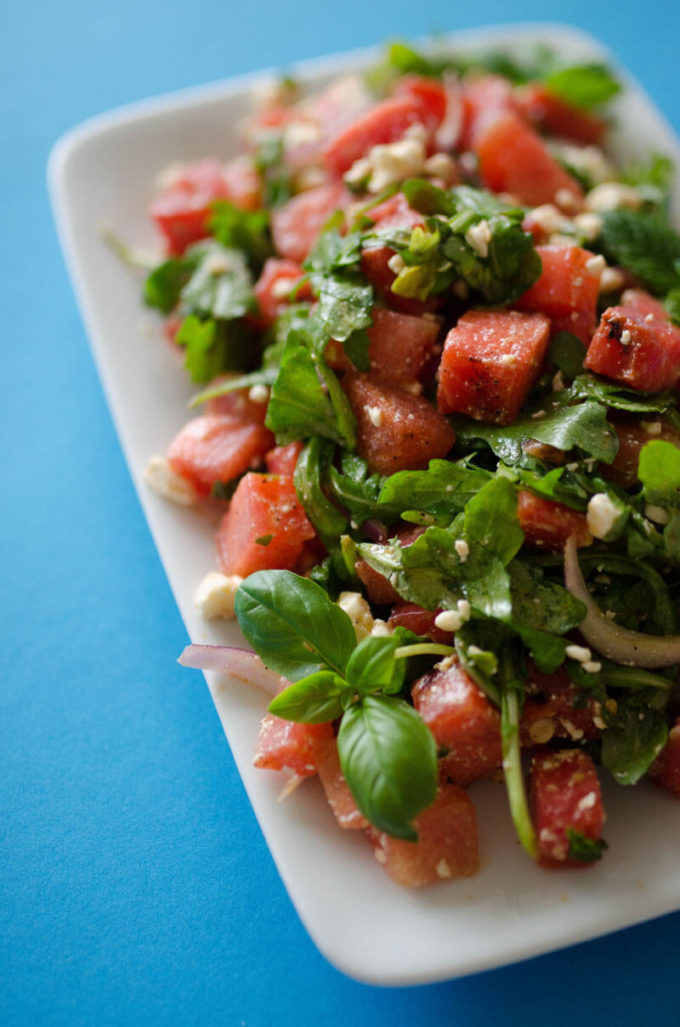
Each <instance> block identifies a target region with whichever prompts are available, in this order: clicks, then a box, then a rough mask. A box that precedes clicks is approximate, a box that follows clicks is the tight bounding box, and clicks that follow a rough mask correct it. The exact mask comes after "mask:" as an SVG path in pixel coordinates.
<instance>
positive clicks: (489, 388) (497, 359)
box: [437, 310, 550, 424]
mask: <svg viewBox="0 0 680 1027" xmlns="http://www.w3.org/2000/svg"><path fill="white" fill-rule="evenodd" d="M549 341H550V321H549V320H548V318H547V317H545V316H544V315H543V314H525V313H520V312H519V311H517V310H469V311H468V312H467V313H466V314H464V315H463V317H461V318H460V320H459V321H458V324H457V325H456V326H455V327H454V328H452V329H451V331H450V332H449V334H448V335H447V337H446V341H445V343H444V351H443V353H442V359H441V363H440V365H439V388H438V391H437V406H438V407H439V410H440V411H441V412H442V413H443V414H453V413H457V414H467V416H468V417H473V418H474V419H475V420H477V421H494V422H496V423H497V424H510V423H511V422H512V421H514V419H515V418H516V417H517V414H518V413H519V411H520V408H521V407H522V405H523V404H524V402H525V401H526V398H527V396H528V394H529V390H530V389H531V386H532V385H533V383H534V381H535V379H536V378H537V377H538V374H539V372H540V370H541V366H542V364H543V358H544V357H545V352H546V350H547V348H548V343H549Z"/></svg>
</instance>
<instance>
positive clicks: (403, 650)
mask: <svg viewBox="0 0 680 1027" xmlns="http://www.w3.org/2000/svg"><path fill="white" fill-rule="evenodd" d="M455 652H456V650H455V649H454V647H453V646H452V645H440V644H439V643H437V642H414V643H413V645H402V646H399V648H398V649H395V650H394V658H395V660H404V659H406V657H408V656H453V655H454V654H455Z"/></svg>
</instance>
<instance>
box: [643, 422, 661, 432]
mask: <svg viewBox="0 0 680 1027" xmlns="http://www.w3.org/2000/svg"><path fill="white" fill-rule="evenodd" d="M640 423H641V425H642V427H643V428H644V430H645V431H646V433H647V435H660V434H661V421H641V422H640Z"/></svg>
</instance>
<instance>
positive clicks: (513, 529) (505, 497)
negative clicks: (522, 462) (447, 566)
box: [463, 478, 524, 566]
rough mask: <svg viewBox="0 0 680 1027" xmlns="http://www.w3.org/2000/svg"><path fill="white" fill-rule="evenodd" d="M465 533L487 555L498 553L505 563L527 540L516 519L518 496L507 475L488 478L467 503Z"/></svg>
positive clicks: (504, 563)
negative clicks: (489, 479)
mask: <svg viewBox="0 0 680 1027" xmlns="http://www.w3.org/2000/svg"><path fill="white" fill-rule="evenodd" d="M463 534H464V536H465V538H466V539H467V540H468V542H470V543H471V544H472V545H473V546H476V547H477V548H478V549H479V550H480V551H483V553H484V555H485V556H495V557H497V558H498V559H499V560H500V561H501V563H502V564H503V566H505V565H506V564H508V563H509V562H510V560H512V558H513V557H514V556H515V555H516V553H517V552H518V551H519V549H520V548H521V546H522V543H523V542H524V532H523V531H522V529H521V528H520V526H519V521H518V520H517V496H516V494H515V490H514V488H513V487H512V485H511V484H510V482H509V481H507V480H506V479H505V478H494V479H492V480H491V481H489V482H487V483H486V484H485V485H484V486H483V487H482V488H481V489H480V490H479V492H478V493H477V495H476V496H475V497H474V499H471V500H470V502H469V503H468V504H467V506H466V507H465V514H464V519H463Z"/></svg>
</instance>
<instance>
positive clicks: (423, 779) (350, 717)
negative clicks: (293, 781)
mask: <svg viewBox="0 0 680 1027" xmlns="http://www.w3.org/2000/svg"><path fill="white" fill-rule="evenodd" d="M338 754H339V756H340V767H341V769H342V773H343V775H344V777H345V779H346V781H347V784H348V785H349V788H350V790H351V792H352V794H353V796H354V798H355V800H356V803H357V806H358V807H359V809H360V810H361V812H362V813H363V814H364V816H365V817H367V818H368V820H370V822H371V823H372V824H373V825H374V826H375V827H377V828H378V830H380V831H385V832H387V833H388V834H391V835H392V836H393V837H396V838H404V839H406V840H408V841H417V839H418V834H417V832H416V829H415V827H414V826H413V819H414V817H416V816H417V815H418V814H419V813H420V812H421V811H422V810H423V809H425V808H426V807H427V806H429V805H430V804H431V803H432V802H434V799H435V796H436V794H437V752H436V745H435V741H434V736H433V735H432V732H431V731H430V730H429V728H428V727H427V726H426V725H425V722H424V721H423V720H422V718H421V717H420V716H419V715H418V714H417V713H416V711H415V710H414V709H413V707H412V706H409V705H408V703H406V702H404V701H403V700H401V699H394V698H390V697H388V696H378V695H367V696H363V697H362V698H361V699H359V701H358V702H356V703H355V704H354V705H352V706H351V707H350V708H349V709H348V710H347V712H346V713H345V715H344V716H343V718H342V722H341V724H340V731H339V733H338Z"/></svg>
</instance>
